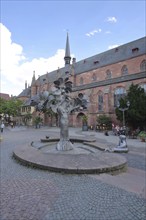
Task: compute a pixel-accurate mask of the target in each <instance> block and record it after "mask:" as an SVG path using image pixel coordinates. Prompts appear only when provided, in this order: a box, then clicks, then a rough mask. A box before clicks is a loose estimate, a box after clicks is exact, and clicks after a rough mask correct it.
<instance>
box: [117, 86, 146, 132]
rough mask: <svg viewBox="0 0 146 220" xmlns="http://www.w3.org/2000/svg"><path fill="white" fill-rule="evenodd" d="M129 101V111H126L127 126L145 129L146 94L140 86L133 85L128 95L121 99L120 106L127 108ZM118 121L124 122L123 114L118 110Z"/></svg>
mask: <svg viewBox="0 0 146 220" xmlns="http://www.w3.org/2000/svg"><path fill="white" fill-rule="evenodd" d="M127 101H129V102H130V106H129V109H128V110H127V111H125V121H126V122H127V125H128V126H130V127H132V128H133V129H136V128H138V127H140V128H141V129H144V128H145V125H146V93H145V91H144V89H143V88H141V87H140V86H139V85H137V84H136V85H134V84H131V86H130V87H129V90H128V93H127V95H126V96H125V97H124V98H123V99H120V106H121V107H125V106H126V103H127ZM116 115H117V119H118V120H120V121H122V112H121V111H119V109H118V108H116Z"/></svg>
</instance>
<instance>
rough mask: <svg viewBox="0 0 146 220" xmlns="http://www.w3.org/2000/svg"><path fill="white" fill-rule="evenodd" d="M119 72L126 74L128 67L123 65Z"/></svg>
mask: <svg viewBox="0 0 146 220" xmlns="http://www.w3.org/2000/svg"><path fill="white" fill-rule="evenodd" d="M121 74H122V75H127V74H128V68H127V66H126V65H124V66H123V67H122V69H121Z"/></svg>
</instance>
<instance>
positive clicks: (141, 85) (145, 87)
mask: <svg viewBox="0 0 146 220" xmlns="http://www.w3.org/2000/svg"><path fill="white" fill-rule="evenodd" d="M139 86H140V87H141V88H143V89H144V91H145V92H146V83H143V84H140V85H139Z"/></svg>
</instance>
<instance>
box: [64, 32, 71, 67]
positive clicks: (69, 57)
mask: <svg viewBox="0 0 146 220" xmlns="http://www.w3.org/2000/svg"><path fill="white" fill-rule="evenodd" d="M64 60H65V66H66V65H69V64H70V60H71V56H70V46H69V36H68V33H67V38H66V48H65V57H64Z"/></svg>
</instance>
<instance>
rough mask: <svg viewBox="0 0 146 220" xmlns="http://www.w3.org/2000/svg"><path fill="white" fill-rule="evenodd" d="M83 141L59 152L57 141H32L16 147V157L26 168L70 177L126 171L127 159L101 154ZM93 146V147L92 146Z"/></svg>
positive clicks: (14, 154) (115, 155)
mask: <svg viewBox="0 0 146 220" xmlns="http://www.w3.org/2000/svg"><path fill="white" fill-rule="evenodd" d="M84 141H87V140H85V139H84V138H82V141H81V140H80V142H77V141H76V142H74V143H73V150H68V151H58V150H57V149H56V145H57V139H54V141H53V139H52V140H49V141H48V142H47V141H44V142H42V141H41V142H39V141H38V142H36V143H34V142H32V143H31V144H30V145H25V146H21V147H20V146H19V147H16V148H15V149H14V151H13V156H14V157H15V158H16V159H17V160H19V161H20V162H21V163H23V164H24V165H30V166H32V167H36V168H40V169H45V170H49V171H54V172H63V173H68V174H93V173H106V172H114V171H121V170H123V169H124V170H125V168H126V167H127V160H126V158H125V157H124V156H121V155H118V154H115V153H109V152H105V151H101V150H99V149H98V148H95V143H94V147H92V146H89V145H88V143H87V142H86V144H84ZM90 145H92V144H91V143H90Z"/></svg>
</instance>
